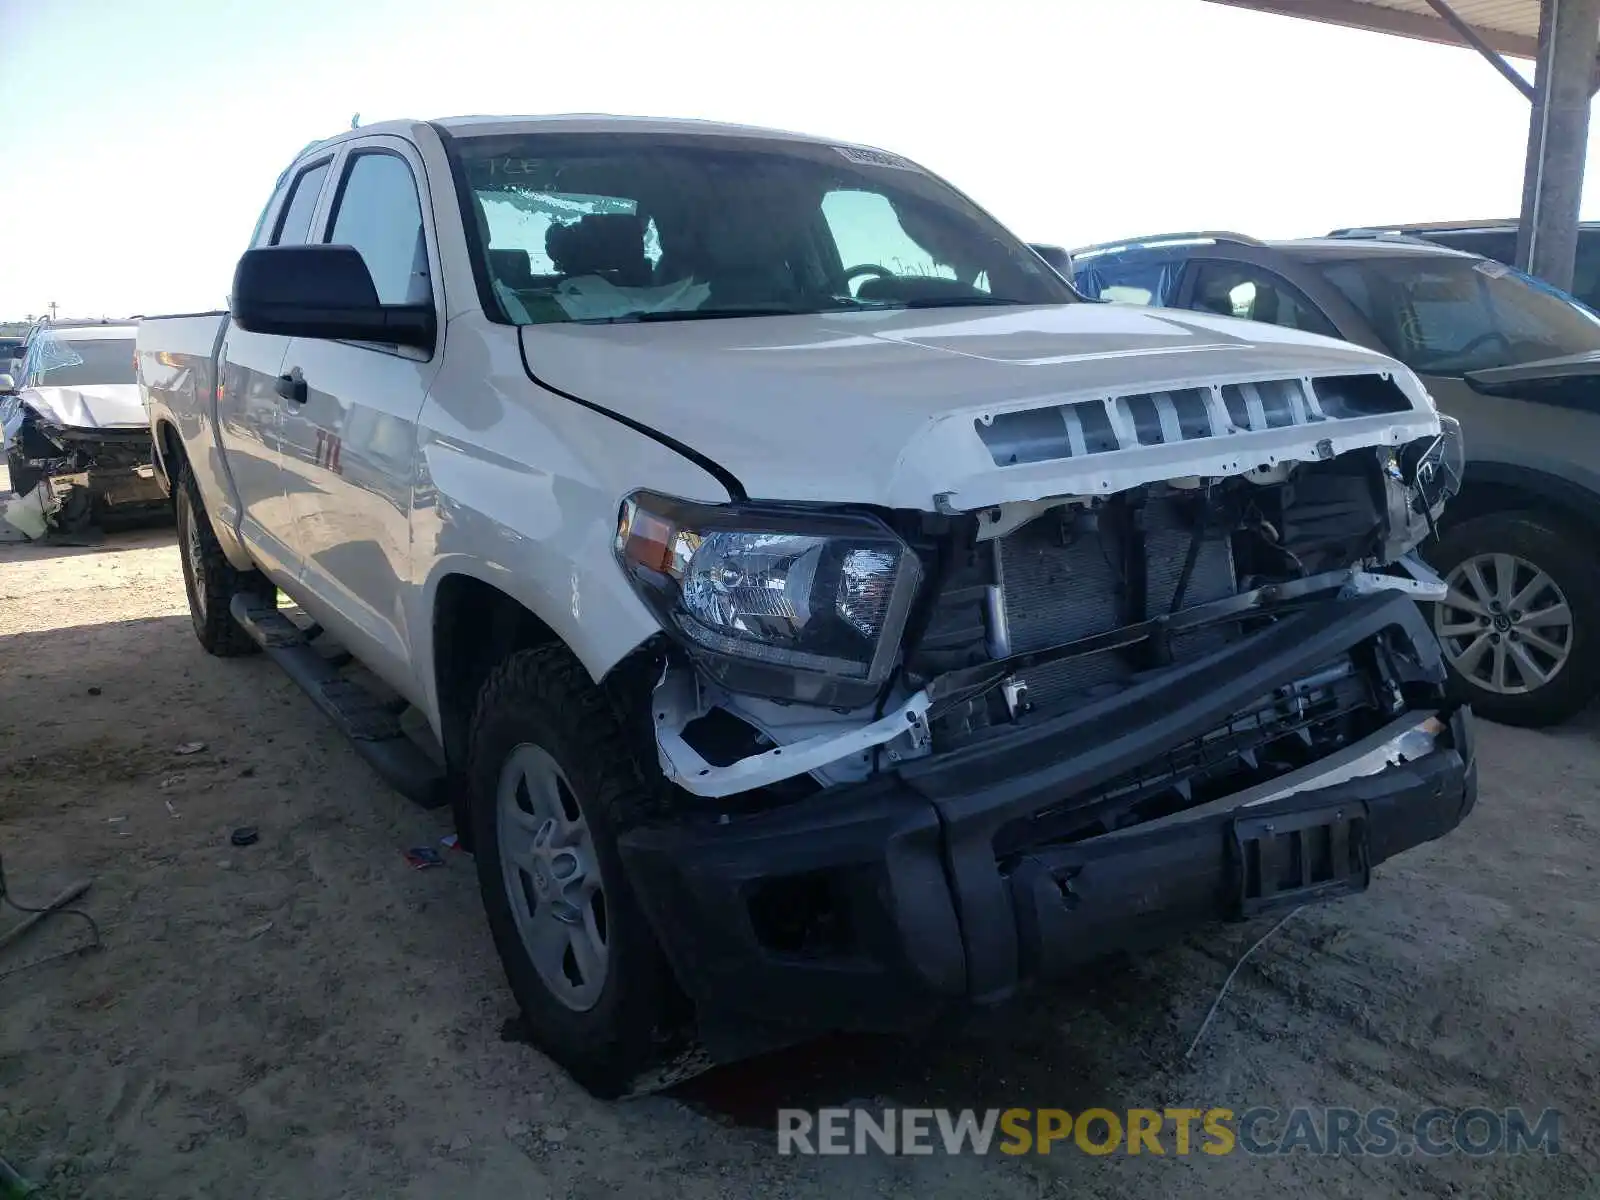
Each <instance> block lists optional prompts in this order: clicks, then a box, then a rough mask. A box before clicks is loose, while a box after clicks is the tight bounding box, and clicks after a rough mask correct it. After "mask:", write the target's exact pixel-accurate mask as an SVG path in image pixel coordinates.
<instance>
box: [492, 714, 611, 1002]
mask: <svg viewBox="0 0 1600 1200" xmlns="http://www.w3.org/2000/svg"><path fill="white" fill-rule="evenodd" d="M496 810H497V815H498V817H499V827H500V867H501V871H502V873H503V876H504V879H505V887H506V895H507V897H508V898H509V899H510V902H511V915H512V917H513V919H514V920H515V921H516V925H517V933H518V934H519V935H520V936H521V938H522V944H523V946H524V948H526V950H527V951H528V957H529V958H530V959H532V960H533V965H534V968H535V969H536V970H537V971H538V972H539V977H540V978H541V979H542V980H543V981H544V985H545V987H546V988H548V989H549V991H550V993H551V995H553V996H555V998H556V999H557V1000H559V1001H561V1003H562V1004H565V1005H566V1006H567V1007H568V1008H570V1009H573V1010H574V1011H577V1012H583V1011H585V1010H587V1009H590V1008H593V1007H594V1005H595V1002H596V1001H597V1000H599V998H600V990H601V988H602V987H604V985H605V981H606V965H607V961H608V959H609V951H610V935H611V930H610V926H609V923H608V920H607V916H608V914H607V912H606V902H605V888H604V886H603V885H602V882H601V878H600V863H599V860H598V859H597V858H596V856H595V852H594V840H593V838H591V837H590V835H589V823H588V821H587V820H586V819H585V818H584V815H583V810H582V809H580V808H579V807H578V802H577V800H576V798H575V797H574V796H573V793H572V788H571V786H570V785H569V784H568V783H567V778H566V776H565V775H564V774H562V771H561V768H560V767H559V766H557V765H556V761H555V759H553V758H551V757H550V755H549V754H548V753H546V752H545V751H544V750H542V749H540V748H539V747H538V746H531V745H522V746H518V747H517V748H516V749H515V750H513V751H512V752H511V756H510V757H509V758H508V759H507V760H506V764H505V767H504V768H503V769H502V770H501V772H500V783H499V790H498V792H497V795H496Z"/></svg>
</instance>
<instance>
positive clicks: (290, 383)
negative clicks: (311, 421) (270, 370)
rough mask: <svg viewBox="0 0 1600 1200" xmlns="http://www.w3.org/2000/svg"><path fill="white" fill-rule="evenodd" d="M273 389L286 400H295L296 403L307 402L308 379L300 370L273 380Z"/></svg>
mask: <svg viewBox="0 0 1600 1200" xmlns="http://www.w3.org/2000/svg"><path fill="white" fill-rule="evenodd" d="M272 390H273V391H275V392H277V393H278V395H280V396H282V397H283V398H284V399H285V400H293V401H294V402H295V403H296V404H304V403H305V402H306V381H305V380H304V379H303V378H302V377H301V376H300V374H299V372H295V373H293V374H290V375H279V376H278V377H277V378H276V379H275V380H273V381H272Z"/></svg>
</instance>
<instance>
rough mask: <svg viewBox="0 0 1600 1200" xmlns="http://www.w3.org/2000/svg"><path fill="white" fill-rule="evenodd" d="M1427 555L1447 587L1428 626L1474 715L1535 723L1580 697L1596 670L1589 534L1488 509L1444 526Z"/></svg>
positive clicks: (1597, 594) (1599, 614) (1557, 717)
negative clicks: (1485, 513) (1438, 538)
mask: <svg viewBox="0 0 1600 1200" xmlns="http://www.w3.org/2000/svg"><path fill="white" fill-rule="evenodd" d="M1428 557H1429V559H1430V560H1431V561H1432V563H1433V565H1434V567H1435V569H1436V570H1438V572H1439V573H1440V574H1441V575H1442V576H1444V580H1445V583H1446V585H1447V586H1448V587H1449V589H1450V591H1449V595H1448V596H1447V597H1446V598H1445V599H1444V600H1443V601H1441V602H1439V603H1438V604H1435V605H1434V606H1433V628H1434V632H1435V633H1436V634H1437V635H1438V637H1439V645H1440V647H1441V648H1442V650H1443V651H1444V657H1445V661H1446V663H1447V664H1448V665H1449V667H1450V673H1451V676H1452V678H1453V682H1454V683H1455V685H1456V688H1457V689H1458V691H1459V692H1460V694H1461V695H1462V697H1463V698H1464V699H1465V700H1467V701H1468V702H1469V703H1470V704H1471V705H1472V708H1473V711H1474V712H1476V713H1478V714H1479V715H1481V716H1484V717H1487V718H1488V719H1489V720H1491V721H1500V722H1502V723H1504V724H1507V725H1526V726H1533V727H1540V726H1546V725H1553V724H1556V723H1558V722H1560V721H1563V720H1565V719H1566V718H1568V717H1570V716H1572V715H1573V714H1574V713H1576V712H1577V711H1578V710H1579V709H1581V708H1583V707H1584V706H1585V705H1586V704H1587V703H1588V702H1589V700H1590V698H1591V697H1592V696H1593V695H1594V691H1595V686H1596V680H1597V675H1596V672H1597V671H1600V566H1597V565H1596V562H1595V555H1594V548H1593V539H1592V538H1589V537H1586V536H1585V534H1584V533H1583V531H1581V530H1579V529H1576V528H1571V527H1569V526H1567V525H1566V524H1565V523H1562V522H1557V521H1552V520H1550V519H1549V518H1546V517H1544V516H1543V515H1541V514H1538V513H1531V512H1521V513H1491V514H1489V515H1487V516H1482V517H1475V518H1473V519H1471V520H1468V521H1463V522H1461V523H1460V524H1459V525H1455V526H1453V527H1451V528H1448V529H1447V530H1446V531H1445V532H1444V535H1443V536H1442V538H1441V539H1440V541H1439V544H1438V545H1437V546H1436V547H1434V549H1433V550H1432V552H1431V553H1430V554H1429V555H1428Z"/></svg>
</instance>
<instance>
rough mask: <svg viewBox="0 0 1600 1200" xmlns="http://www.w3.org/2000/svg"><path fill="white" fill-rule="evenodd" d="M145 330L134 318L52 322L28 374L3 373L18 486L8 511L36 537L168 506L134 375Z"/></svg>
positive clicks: (37, 336)
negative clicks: (137, 336) (48, 531)
mask: <svg viewBox="0 0 1600 1200" xmlns="http://www.w3.org/2000/svg"><path fill="white" fill-rule="evenodd" d="M136 332H137V326H136V325H135V324H133V323H131V322H111V321H96V322H76V321H60V322H52V323H50V324H49V325H47V326H45V327H43V328H40V329H38V330H36V331H35V332H34V335H33V336H32V337H31V338H30V339H29V342H28V350H27V354H26V356H25V357H24V358H23V360H22V366H21V368H20V370H21V372H22V375H21V378H20V379H13V378H11V377H10V376H0V434H3V439H4V440H3V446H4V452H5V461H6V468H7V470H8V471H9V472H10V476H11V489H12V491H13V492H14V493H15V498H14V499H12V500H10V501H9V502H8V504H7V507H6V511H5V518H6V520H8V521H9V522H10V523H11V524H12V525H14V526H16V527H18V528H20V529H22V530H23V531H24V532H25V533H27V534H28V535H29V536H30V537H38V536H40V535H42V534H43V533H44V532H45V531H46V529H47V528H53V529H59V530H62V531H64V532H70V531H74V530H78V529H81V528H83V527H84V526H87V525H90V524H96V523H102V522H104V521H106V520H107V519H108V518H122V517H141V516H150V515H153V514H155V513H159V512H160V511H161V510H162V508H163V507H164V506H165V504H166V499H165V496H164V494H163V492H162V490H161V485H160V483H159V482H158V481H157V480H156V478H155V469H154V467H153V465H152V461H151V460H152V453H151V445H150V428H149V419H148V418H147V416H146V415H145V409H144V404H143V402H142V400H141V399H140V395H139V385H138V383H137V381H136V380H135V378H134V362H133V355H134V340H135V334H136ZM8 381H9V386H6V385H7V383H8Z"/></svg>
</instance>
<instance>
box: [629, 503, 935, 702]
mask: <svg viewBox="0 0 1600 1200" xmlns="http://www.w3.org/2000/svg"><path fill="white" fill-rule="evenodd" d="M616 554H617V560H618V562H619V563H621V565H622V569H623V570H624V571H625V572H626V573H627V575H628V578H629V580H630V581H631V582H632V583H633V585H634V588H635V589H636V590H637V591H638V593H639V595H640V596H641V597H643V599H644V601H645V603H646V604H648V605H649V606H650V607H651V609H652V610H653V611H654V612H655V614H656V617H657V619H658V620H660V621H661V624H662V627H663V628H665V629H666V630H667V631H668V632H669V633H672V634H674V635H675V636H676V637H677V638H678V640H679V641H680V642H681V643H682V644H683V645H684V646H685V648H686V649H687V650H688V651H689V652H690V654H691V655H692V656H693V657H694V658H695V659H696V661H697V662H699V663H700V664H701V665H702V666H703V667H704V668H705V669H706V670H707V671H708V672H709V673H710V674H711V675H712V676H713V677H714V678H716V679H718V680H719V681H720V682H721V683H723V685H724V686H726V687H728V688H729V689H730V690H734V691H743V692H752V693H755V694H759V695H765V696H771V697H773V698H776V699H781V700H798V701H803V702H806V703H811V704H826V705H833V706H838V707H857V706H859V705H861V704H865V703H867V702H868V701H870V700H871V699H872V697H873V696H874V695H876V693H877V691H878V689H879V688H880V687H881V686H882V685H883V683H884V681H885V680H887V678H888V677H889V672H890V670H891V669H892V668H893V666H894V662H895V658H896V656H897V655H898V653H899V648H900V637H901V634H902V633H903V632H904V629H905V622H906V614H907V612H908V611H909V609H910V607H911V600H912V597H913V596H915V595H916V591H917V585H918V583H919V581H920V580H921V577H922V569H921V564H920V563H919V562H918V560H917V557H916V555H915V553H913V552H912V550H911V548H910V547H909V546H907V545H906V544H905V542H904V541H902V540H901V539H900V538H899V537H898V536H897V535H896V534H895V533H894V532H893V531H892V530H890V529H889V528H888V527H887V526H885V525H884V524H882V522H880V521H878V520H876V519H875V518H872V517H869V516H860V515H848V514H845V515H841V514H837V513H828V512H817V511H814V510H808V509H805V508H800V507H794V508H790V507H787V506H771V505H709V504H705V505H703V504H691V503H688V502H686V501H682V500H674V499H672V498H670V497H666V496H658V495H654V494H652V493H649V492H637V493H635V494H634V495H632V496H630V497H629V498H628V499H627V500H625V501H624V502H623V505H622V511H621V513H620V514H619V517H618V523H617V538H616Z"/></svg>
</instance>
